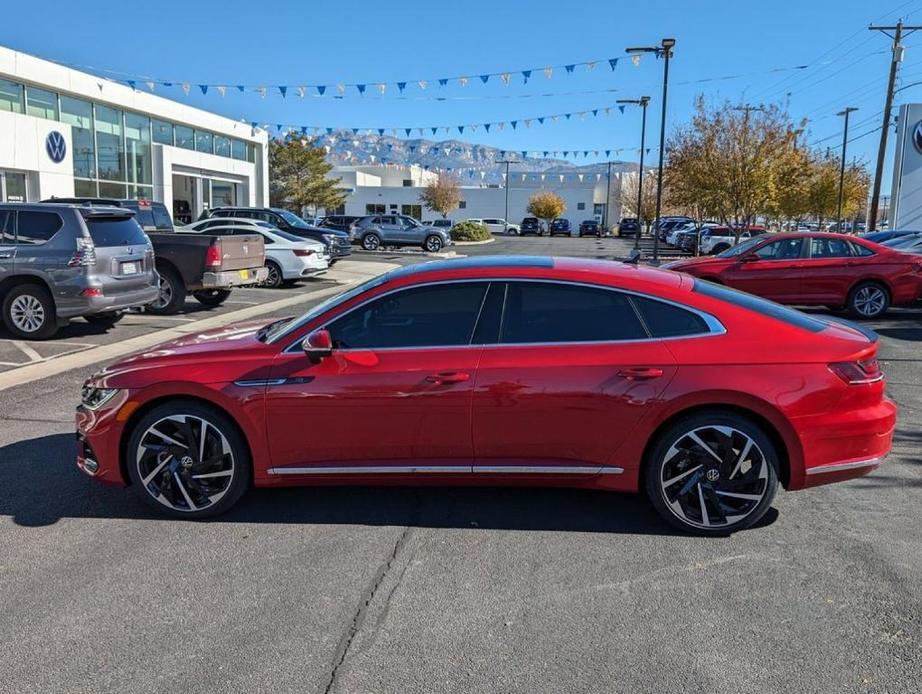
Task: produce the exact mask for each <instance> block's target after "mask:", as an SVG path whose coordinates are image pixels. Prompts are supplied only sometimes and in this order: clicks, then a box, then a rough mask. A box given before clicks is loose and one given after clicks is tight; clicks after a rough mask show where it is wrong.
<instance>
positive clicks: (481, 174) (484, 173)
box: [480, 171, 487, 181]
mask: <svg viewBox="0 0 922 694" xmlns="http://www.w3.org/2000/svg"><path fill="white" fill-rule="evenodd" d="M486 176H487V172H486V171H481V172H480V180H481V181H482V180H483V179H484V178H486Z"/></svg>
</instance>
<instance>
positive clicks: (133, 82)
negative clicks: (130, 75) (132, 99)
mask: <svg viewBox="0 0 922 694" xmlns="http://www.w3.org/2000/svg"><path fill="white" fill-rule="evenodd" d="M125 81H126V82H127V83H128V86H129V87H131V88H132V89H134V85H135V84H137V82H135V81H134V80H125Z"/></svg>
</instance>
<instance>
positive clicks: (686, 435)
mask: <svg viewBox="0 0 922 694" xmlns="http://www.w3.org/2000/svg"><path fill="white" fill-rule="evenodd" d="M779 464H780V460H779V456H778V451H777V450H776V448H775V446H774V445H773V443H772V441H771V439H770V438H769V436H768V435H767V434H766V433H765V431H764V430H763V429H762V428H761V427H760V426H758V425H757V424H756V423H754V422H753V421H751V420H749V419H747V418H746V417H742V416H740V415H737V414H734V413H731V412H719V411H713V412H700V413H697V414H693V415H690V416H688V417H683V418H681V419H680V420H678V421H676V422H675V423H674V424H673V425H672V426H670V427H669V428H668V429H667V430H666V431H664V432H663V433H662V435H661V436H660V437H659V438H658V439H657V441H656V442H655V444H654V446H653V448H652V450H651V451H650V454H649V456H648V458H647V460H646V464H645V470H644V472H645V481H646V489H647V496H648V497H649V498H650V501H651V502H652V503H653V506H654V507H655V508H656V510H657V511H658V512H659V514H660V515H661V516H662V517H663V518H664V519H665V520H666V521H668V522H669V523H671V524H672V525H673V526H675V527H677V528H680V529H681V530H684V531H686V532H690V533H695V534H699V535H725V534H727V533H731V532H734V531H736V530H742V529H744V528H748V527H750V526H752V525H753V524H755V523H757V522H758V521H759V519H760V518H762V516H764V515H765V512H766V511H768V509H769V508H770V507H771V503H772V500H773V499H774V497H775V493H776V491H777V489H778V469H779Z"/></svg>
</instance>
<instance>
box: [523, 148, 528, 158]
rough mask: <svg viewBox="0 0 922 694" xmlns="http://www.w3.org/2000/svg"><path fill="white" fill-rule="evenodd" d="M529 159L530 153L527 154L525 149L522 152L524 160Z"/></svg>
mask: <svg viewBox="0 0 922 694" xmlns="http://www.w3.org/2000/svg"><path fill="white" fill-rule="evenodd" d="M527 158H528V152H526V151H525V150H524V149H523V150H522V159H527Z"/></svg>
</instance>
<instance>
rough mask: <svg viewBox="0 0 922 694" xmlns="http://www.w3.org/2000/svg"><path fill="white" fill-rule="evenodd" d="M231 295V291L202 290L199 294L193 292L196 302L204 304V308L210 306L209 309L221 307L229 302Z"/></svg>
mask: <svg viewBox="0 0 922 694" xmlns="http://www.w3.org/2000/svg"><path fill="white" fill-rule="evenodd" d="M230 295H231V290H230V289H201V290H199V291H197V292H192V296H194V297H195V300H196V301H198V302H199V303H200V304H202V306H208V307H209V308H216V307H218V306H220V305H221V304H223V303H224V302H225V301H227V298H228V297H229V296H230Z"/></svg>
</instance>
